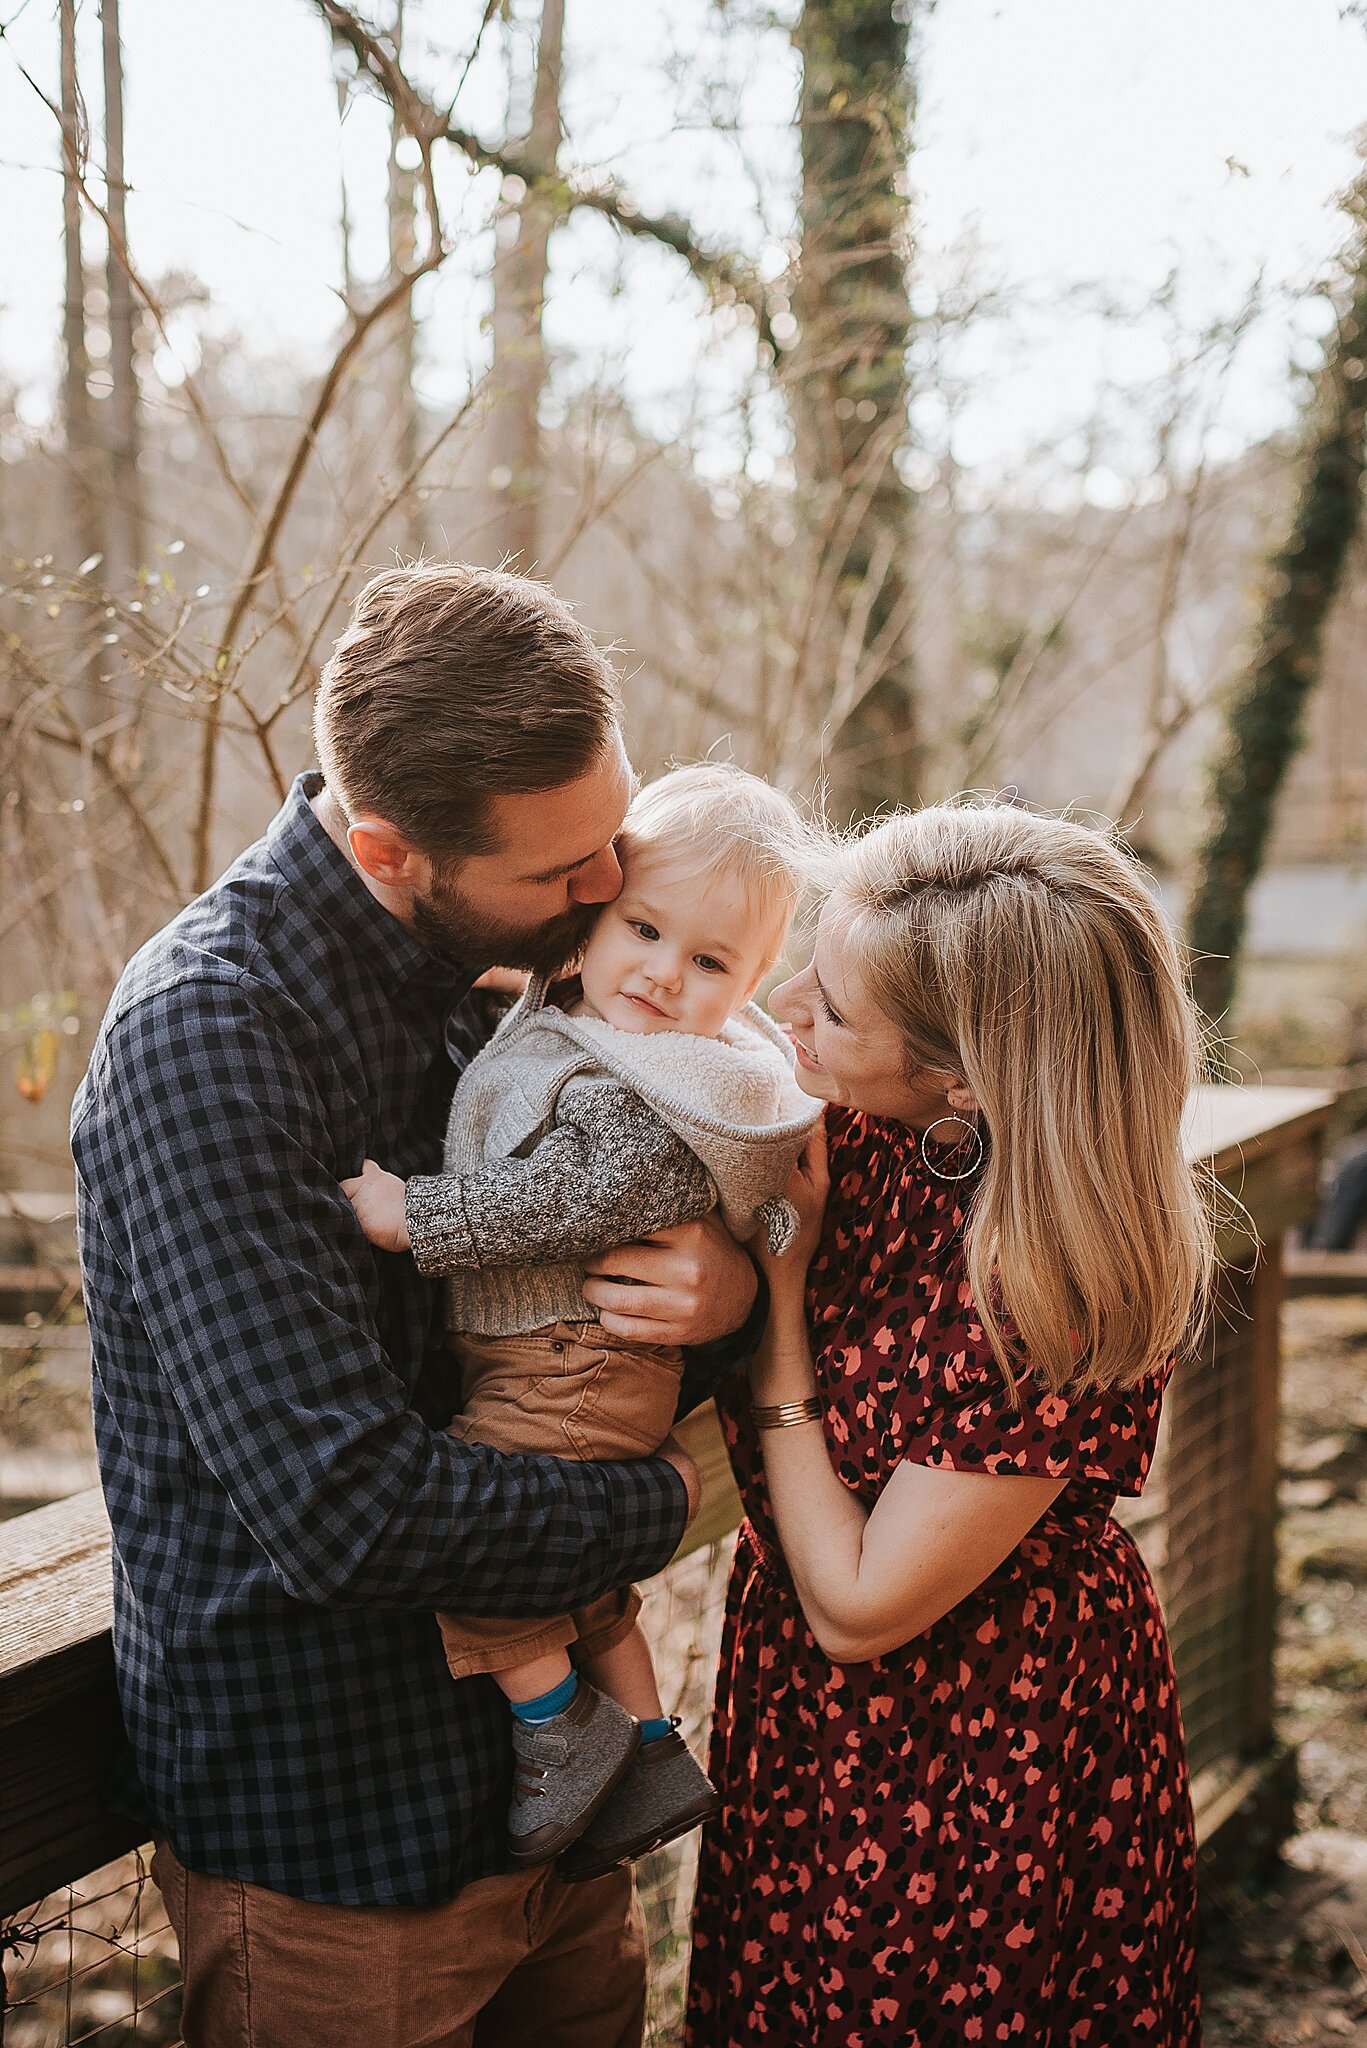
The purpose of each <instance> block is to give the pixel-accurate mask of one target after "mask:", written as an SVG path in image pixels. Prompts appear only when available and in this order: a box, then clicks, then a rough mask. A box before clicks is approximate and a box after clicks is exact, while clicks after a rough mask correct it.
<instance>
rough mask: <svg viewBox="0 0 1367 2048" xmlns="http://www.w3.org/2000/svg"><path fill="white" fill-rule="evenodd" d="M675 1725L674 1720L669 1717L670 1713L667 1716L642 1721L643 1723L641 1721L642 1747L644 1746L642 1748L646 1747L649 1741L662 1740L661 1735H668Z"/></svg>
mask: <svg viewBox="0 0 1367 2048" xmlns="http://www.w3.org/2000/svg"><path fill="white" fill-rule="evenodd" d="M673 1726H674V1723H673V1722H672V1721H671V1720H670V1719H669V1717H668V1715H666V1716H665V1717H664V1718H663V1719H657V1720H654V1721H642V1723H641V1747H642V1749H644V1748H645V1746H646V1744H647V1743H648V1742H658V1741H659V1740H660V1738H661V1736H662V1735H668V1734H669V1733H670V1731H671V1730H672V1729H673Z"/></svg>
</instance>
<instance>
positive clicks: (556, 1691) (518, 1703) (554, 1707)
mask: <svg viewBox="0 0 1367 2048" xmlns="http://www.w3.org/2000/svg"><path fill="white" fill-rule="evenodd" d="M578 1690H579V1674H578V1673H577V1672H575V1671H571V1673H570V1675H569V1677H568V1678H562V1679H561V1681H560V1683H559V1685H553V1686H552V1687H551V1689H550V1691H549V1692H543V1693H542V1695H541V1697H540V1698H539V1699H535V1700H509V1702H508V1705H509V1706H510V1707H511V1708H512V1710H513V1712H514V1714H515V1715H516V1716H517V1718H518V1720H519V1721H526V1722H527V1723H528V1725H529V1726H530V1727H533V1728H537V1727H539V1726H540V1724H541V1723H542V1722H543V1721H553V1720H554V1719H555V1717H556V1715H557V1714H563V1713H564V1711H565V1709H566V1707H567V1706H568V1705H569V1703H570V1701H571V1700H572V1699H573V1698H574V1696H575V1694H576V1693H577V1692H578Z"/></svg>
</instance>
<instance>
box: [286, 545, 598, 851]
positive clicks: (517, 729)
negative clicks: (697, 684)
mask: <svg viewBox="0 0 1367 2048" xmlns="http://www.w3.org/2000/svg"><path fill="white" fill-rule="evenodd" d="M620 711H621V698H620V694H619V686H618V681H617V674H616V671H615V669H614V668H613V665H612V663H611V662H610V661H609V659H608V657H607V655H606V654H605V653H604V652H603V650H602V648H600V647H598V646H597V645H595V643H594V640H593V638H592V636H591V635H590V634H589V632H588V631H587V630H586V628H585V627H583V626H582V625H580V623H579V621H578V619H577V618H576V617H575V616H574V613H573V612H572V611H571V610H570V608H569V606H568V605H567V604H564V603H562V601H561V600H560V599H559V598H558V597H557V596H556V595H555V592H554V591H553V590H551V589H550V587H549V586H548V585H547V584H544V583H534V582H533V581H532V580H531V579H530V578H529V577H526V576H511V575H509V574H508V573H507V572H506V571H504V570H501V569H481V568H477V567H475V566H474V565H472V564H471V563H468V562H424V563H420V564H417V565H414V566H412V567H409V568H398V569H386V570H384V571H383V572H382V573H381V574H380V575H378V576H372V577H371V579H370V581H369V583H367V584H366V586H365V589H364V590H363V591H362V592H361V594H360V596H359V597H358V598H357V600H356V604H355V607H354V609H353V611H352V615H351V623H350V625H349V626H348V627H347V629H346V631H345V632H344V633H343V634H342V637H341V639H340V640H338V642H337V644H336V646H335V648H334V650H333V654H332V659H331V660H330V661H329V662H328V664H327V667H326V668H325V669H324V670H323V675H322V681H321V683H320V685H319V689H318V696H317V700H316V703H315V705H314V715H313V731H314V741H315V745H316V747H317V751H318V761H319V765H320V766H321V768H322V770H323V774H324V776H325V778H326V780H327V784H328V787H329V789H330V790H331V791H332V793H333V795H334V796H335V797H336V799H337V801H338V803H339V804H340V805H341V807H342V810H343V811H344V812H345V813H346V815H347V816H348V817H349V818H356V817H359V816H362V815H364V814H366V813H370V814H372V815H374V816H377V817H381V818H384V819H386V820H387V821H388V823H389V824H391V825H393V826H394V827H395V828H396V829H397V830H398V831H399V832H401V833H402V834H403V836H404V838H405V839H407V840H408V841H409V843H410V844H411V845H413V846H415V847H416V848H418V850H419V851H420V852H422V853H425V854H427V855H428V856H429V857H430V858H431V859H433V860H437V861H445V860H452V859H468V858H469V857H470V856H471V855H472V854H479V853H489V852H492V851H493V850H494V847H495V844H496V839H495V835H494V833H493V832H492V830H491V825H490V817H489V812H490V804H491V800H492V799H493V798H495V797H499V796H523V795H528V794H531V793H532V792H534V791H537V790H543V789H557V788H559V787H560V786H561V785H562V784H564V783H566V782H574V781H577V780H578V779H579V777H580V776H582V775H585V774H587V773H588V772H589V771H590V770H591V769H592V767H593V766H594V764H595V762H597V761H598V760H600V759H601V758H602V757H603V755H604V754H605V753H606V751H607V749H608V748H609V746H610V745H611V743H612V738H613V735H614V733H615V732H616V731H617V730H618V721H619V716H620Z"/></svg>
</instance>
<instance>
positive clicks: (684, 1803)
mask: <svg viewBox="0 0 1367 2048" xmlns="http://www.w3.org/2000/svg"><path fill="white" fill-rule="evenodd" d="M720 1805H721V1801H720V1799H719V1798H718V1797H717V1792H716V1788H715V1786H714V1785H713V1783H712V1780H711V1779H710V1778H709V1777H708V1775H707V1773H706V1772H705V1771H704V1770H702V1769H701V1768H700V1766H699V1765H698V1764H696V1763H695V1762H694V1761H693V1758H692V1756H691V1754H690V1753H689V1748H688V1744H687V1743H686V1742H685V1741H684V1739H683V1737H682V1735H680V1733H679V1721H678V1716H677V1715H675V1717H674V1726H673V1728H672V1729H671V1730H670V1732H669V1734H668V1735H662V1736H661V1737H660V1738H659V1740H658V1741H657V1742H647V1743H645V1744H643V1746H642V1747H641V1748H640V1749H638V1750H637V1752H636V1755H635V1757H634V1758H633V1760H632V1763H631V1766H630V1768H629V1770H628V1771H627V1775H626V1777H625V1779H624V1780H623V1783H622V1788H621V1790H620V1791H619V1792H616V1793H614V1794H613V1796H612V1798H611V1799H609V1800H608V1801H607V1803H606V1805H605V1806H604V1808H603V1810H602V1812H601V1813H600V1814H599V1816H598V1818H597V1820H596V1821H594V1823H593V1825H592V1827H589V1828H586V1829H585V1830H584V1832H583V1834H582V1835H581V1836H580V1837H579V1840H578V1841H577V1842H576V1843H575V1844H574V1847H573V1848H572V1849H567V1850H566V1852H565V1854H564V1855H563V1856H561V1857H560V1858H559V1859H558V1861H557V1863H556V1866H555V1869H556V1875H557V1876H558V1877H563V1878H564V1879H565V1881H566V1883H567V1884H582V1883H584V1882H586V1881H587V1880H588V1879H589V1878H591V1877H602V1876H604V1875H605V1873H606V1872H607V1871H609V1870H616V1869H618V1867H619V1866H620V1865H621V1864H623V1863H632V1862H634V1861H635V1860H636V1858H637V1857H638V1856H644V1855H645V1854H646V1852H647V1850H649V1849H658V1848H659V1847H660V1845H661V1843H663V1842H672V1841H674V1840H675V1839H676V1838H677V1837H678V1836H679V1835H686V1834H687V1833H688V1832H689V1830H690V1829H691V1828H696V1827H700V1826H701V1824H702V1823H703V1821H705V1820H710V1819H711V1817H712V1815H713V1814H714V1813H715V1812H716V1811H717V1809H718V1807H719V1806H720Z"/></svg>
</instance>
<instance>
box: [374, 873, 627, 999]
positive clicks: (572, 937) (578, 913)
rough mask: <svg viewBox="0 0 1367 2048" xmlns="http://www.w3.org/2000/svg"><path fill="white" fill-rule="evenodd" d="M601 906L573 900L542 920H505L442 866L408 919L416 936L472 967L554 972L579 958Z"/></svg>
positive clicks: (429, 946)
mask: <svg viewBox="0 0 1367 2048" xmlns="http://www.w3.org/2000/svg"><path fill="white" fill-rule="evenodd" d="M601 908H602V905H601V904H598V903H572V904H571V905H570V907H569V909H568V910H566V911H564V912H562V914H561V915H560V916H559V917H553V918H551V919H550V920H549V921H548V922H546V923H543V924H534V925H511V924H502V923H500V922H499V921H498V920H497V919H494V918H489V917H484V916H482V915H481V913H480V911H479V909H478V907H477V905H475V904H474V903H472V902H471V900H470V898H469V897H468V896H466V895H465V894H463V892H462V891H461V890H460V889H459V888H458V887H457V885H456V884H455V882H453V881H450V880H448V879H446V878H445V877H443V875H442V874H441V873H440V871H438V872H436V873H434V875H433V877H432V886H431V889H430V890H429V891H428V893H427V895H426V896H420V897H417V898H415V899H414V902H413V904H412V908H411V911H410V915H409V922H410V926H411V929H412V931H413V934H414V936H415V938H418V939H420V940H421V941H422V943H423V945H424V946H426V947H428V948H429V950H430V951H431V952H433V953H440V954H442V955H443V956H444V957H445V958H447V959H451V960H459V961H462V962H464V963H466V964H467V965H469V966H471V967H485V966H489V967H525V968H526V969H527V971H528V972H529V973H531V974H536V975H552V974H555V973H557V972H558V971H559V969H561V968H562V967H569V966H570V965H571V964H572V963H573V962H574V961H575V960H577V959H578V957H579V955H580V954H581V953H582V952H583V950H584V943H585V941H586V939H587V938H588V935H589V933H590V932H591V931H592V929H593V925H594V921H595V919H596V918H597V916H598V913H599V911H600V910H601Z"/></svg>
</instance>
